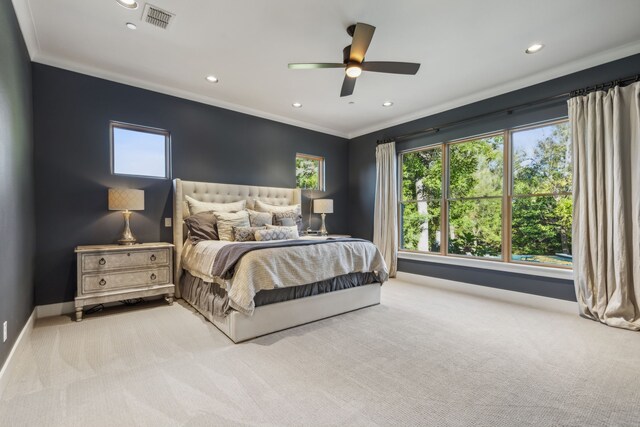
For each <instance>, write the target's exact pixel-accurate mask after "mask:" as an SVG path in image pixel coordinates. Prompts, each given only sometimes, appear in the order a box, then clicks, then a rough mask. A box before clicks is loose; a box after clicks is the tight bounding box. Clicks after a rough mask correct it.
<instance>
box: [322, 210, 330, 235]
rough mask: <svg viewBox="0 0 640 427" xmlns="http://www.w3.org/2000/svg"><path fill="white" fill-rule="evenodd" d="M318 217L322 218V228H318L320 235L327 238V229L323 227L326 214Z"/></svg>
mask: <svg viewBox="0 0 640 427" xmlns="http://www.w3.org/2000/svg"><path fill="white" fill-rule="evenodd" d="M320 216H321V217H322V227H320V235H321V236H327V235H328V234H329V233H328V232H327V227H325V225H324V219H325V217H326V216H327V214H320Z"/></svg>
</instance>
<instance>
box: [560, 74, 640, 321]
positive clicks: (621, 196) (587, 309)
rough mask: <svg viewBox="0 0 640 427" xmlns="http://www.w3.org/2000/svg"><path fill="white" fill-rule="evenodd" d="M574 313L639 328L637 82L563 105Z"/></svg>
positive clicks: (639, 111) (639, 131)
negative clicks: (570, 171)
mask: <svg viewBox="0 0 640 427" xmlns="http://www.w3.org/2000/svg"><path fill="white" fill-rule="evenodd" d="M569 120H570V122H571V132H572V136H571V137H572V141H573V142H572V143H573V157H574V160H573V162H574V176H573V186H574V194H573V202H574V212H573V269H574V279H575V286H576V295H577V298H578V304H579V306H580V314H581V315H582V316H584V317H587V318H590V319H593V320H598V321H600V322H602V323H605V324H607V325H610V326H616V327H619V328H626V329H632V330H640V310H639V308H638V302H639V301H638V300H639V299H640V83H634V84H632V85H630V86H627V87H624V88H621V87H615V88H612V89H610V90H609V91H608V92H603V91H598V92H593V93H590V94H589V95H586V96H582V97H576V98H572V99H570V100H569Z"/></svg>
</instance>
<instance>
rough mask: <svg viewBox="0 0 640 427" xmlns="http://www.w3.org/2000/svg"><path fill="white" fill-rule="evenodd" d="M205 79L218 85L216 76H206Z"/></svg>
mask: <svg viewBox="0 0 640 427" xmlns="http://www.w3.org/2000/svg"><path fill="white" fill-rule="evenodd" d="M206 79H207V81H208V82H209V83H218V78H217V77H216V76H207V77H206Z"/></svg>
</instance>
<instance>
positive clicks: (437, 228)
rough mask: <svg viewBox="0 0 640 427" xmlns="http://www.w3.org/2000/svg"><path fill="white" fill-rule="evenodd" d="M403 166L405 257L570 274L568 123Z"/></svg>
mask: <svg viewBox="0 0 640 427" xmlns="http://www.w3.org/2000/svg"><path fill="white" fill-rule="evenodd" d="M400 161H401V165H402V183H401V185H402V189H401V202H400V221H401V237H400V238H401V241H400V247H401V249H402V250H408V251H418V252H428V253H437V254H440V255H451V256H458V257H472V258H476V259H490V260H497V261H504V262H516V263H538V264H546V265H556V266H565V267H570V266H571V215H572V197H571V182H572V177H571V150H570V142H569V127H568V124H567V122H566V121H561V122H554V123H547V124H543V125H537V126H532V127H527V128H519V129H512V130H506V131H503V132H499V133H494V134H488V135H483V136H479V137H475V138H470V139H465V140H460V141H451V142H446V143H442V144H436V145H432V146H429V147H425V148H422V149H419V150H415V151H410V152H406V153H403V154H402V155H401V156H400ZM442 230H446V231H445V232H444V233H443V232H442Z"/></svg>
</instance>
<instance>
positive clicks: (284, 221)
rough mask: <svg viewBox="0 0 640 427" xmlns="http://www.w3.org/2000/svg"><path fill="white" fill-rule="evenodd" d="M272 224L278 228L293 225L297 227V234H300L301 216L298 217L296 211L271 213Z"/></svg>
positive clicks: (301, 227)
mask: <svg viewBox="0 0 640 427" xmlns="http://www.w3.org/2000/svg"><path fill="white" fill-rule="evenodd" d="M273 224H274V225H280V226H289V227H290V226H292V225H295V226H296V227H298V233H300V234H301V233H302V229H303V226H302V215H300V214H299V213H298V212H297V211H294V210H290V211H282V212H273Z"/></svg>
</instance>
